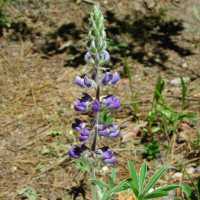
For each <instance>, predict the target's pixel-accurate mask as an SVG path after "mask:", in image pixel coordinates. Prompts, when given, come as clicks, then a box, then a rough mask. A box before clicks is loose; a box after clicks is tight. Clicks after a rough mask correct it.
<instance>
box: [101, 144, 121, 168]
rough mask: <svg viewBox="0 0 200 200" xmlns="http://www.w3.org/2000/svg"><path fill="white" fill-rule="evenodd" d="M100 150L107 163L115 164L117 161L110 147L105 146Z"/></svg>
mask: <svg viewBox="0 0 200 200" xmlns="http://www.w3.org/2000/svg"><path fill="white" fill-rule="evenodd" d="M100 151H101V156H102V159H103V161H104V162H105V163H106V164H109V165H114V164H115V163H116V162H117V159H116V157H115V155H114V153H113V152H112V151H111V150H110V149H109V148H108V147H103V148H101V150H100Z"/></svg>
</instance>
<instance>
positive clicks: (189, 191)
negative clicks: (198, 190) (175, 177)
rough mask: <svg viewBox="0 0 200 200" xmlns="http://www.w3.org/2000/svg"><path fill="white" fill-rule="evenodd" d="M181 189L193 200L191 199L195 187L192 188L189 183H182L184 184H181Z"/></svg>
mask: <svg viewBox="0 0 200 200" xmlns="http://www.w3.org/2000/svg"><path fill="white" fill-rule="evenodd" d="M181 190H182V192H183V193H184V194H185V195H186V197H187V198H188V199H190V200H192V199H191V196H192V191H193V189H192V187H191V186H189V185H188V184H182V185H181Z"/></svg>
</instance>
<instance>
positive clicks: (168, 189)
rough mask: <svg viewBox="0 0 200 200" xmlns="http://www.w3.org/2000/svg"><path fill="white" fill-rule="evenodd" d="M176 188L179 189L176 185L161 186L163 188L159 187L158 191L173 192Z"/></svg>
mask: <svg viewBox="0 0 200 200" xmlns="http://www.w3.org/2000/svg"><path fill="white" fill-rule="evenodd" d="M178 187H180V186H179V185H178V184H170V185H166V186H163V187H159V188H158V189H159V190H163V191H166V192H169V191H170V190H174V189H176V188H178Z"/></svg>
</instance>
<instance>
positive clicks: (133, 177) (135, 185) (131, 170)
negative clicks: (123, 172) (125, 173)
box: [128, 161, 139, 196]
mask: <svg viewBox="0 0 200 200" xmlns="http://www.w3.org/2000/svg"><path fill="white" fill-rule="evenodd" d="M128 170H129V173H130V176H131V180H130V185H131V189H132V190H133V192H134V194H135V195H136V196H137V195H138V193H139V184H138V181H139V180H138V175H137V172H136V169H135V167H134V165H133V162H132V161H128Z"/></svg>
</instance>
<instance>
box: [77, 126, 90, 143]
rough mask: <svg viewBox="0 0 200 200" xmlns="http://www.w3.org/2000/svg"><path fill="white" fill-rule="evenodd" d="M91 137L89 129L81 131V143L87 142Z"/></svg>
mask: <svg viewBox="0 0 200 200" xmlns="http://www.w3.org/2000/svg"><path fill="white" fill-rule="evenodd" d="M89 136H90V130H89V129H88V128H83V129H82V130H81V131H80V136H79V141H80V142H83V141H85V140H87V139H88V138H89Z"/></svg>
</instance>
